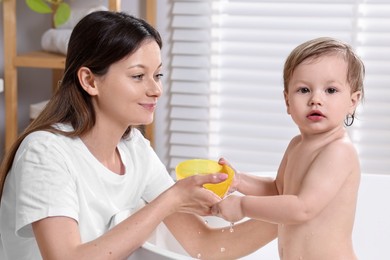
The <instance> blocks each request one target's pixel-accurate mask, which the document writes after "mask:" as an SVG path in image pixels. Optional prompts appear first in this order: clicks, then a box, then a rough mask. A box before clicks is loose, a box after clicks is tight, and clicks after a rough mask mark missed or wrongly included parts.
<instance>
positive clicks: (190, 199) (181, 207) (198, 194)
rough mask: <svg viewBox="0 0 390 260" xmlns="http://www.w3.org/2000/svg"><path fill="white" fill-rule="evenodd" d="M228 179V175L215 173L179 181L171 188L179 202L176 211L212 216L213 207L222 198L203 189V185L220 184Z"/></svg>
mask: <svg viewBox="0 0 390 260" xmlns="http://www.w3.org/2000/svg"><path fill="white" fill-rule="evenodd" d="M227 177H228V176H227V174H224V173H215V174H206V175H194V176H191V177H188V178H185V179H181V180H179V181H177V182H176V183H175V185H174V186H173V187H172V188H171V190H172V191H175V193H176V194H175V195H174V198H175V199H177V200H178V201H179V202H178V207H177V209H176V211H177V212H183V213H193V214H197V215H200V216H207V215H211V207H212V206H213V205H214V204H216V203H218V202H219V201H221V198H219V197H218V196H217V195H216V194H214V193H213V192H212V191H209V190H207V189H205V188H203V184H206V183H220V182H222V181H225V180H226V179H227Z"/></svg>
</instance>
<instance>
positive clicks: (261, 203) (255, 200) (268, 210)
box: [213, 142, 359, 224]
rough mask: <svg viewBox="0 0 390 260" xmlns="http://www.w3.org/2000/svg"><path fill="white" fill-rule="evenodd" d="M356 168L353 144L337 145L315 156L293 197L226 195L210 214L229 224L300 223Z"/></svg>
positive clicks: (326, 201)
mask: <svg viewBox="0 0 390 260" xmlns="http://www.w3.org/2000/svg"><path fill="white" fill-rule="evenodd" d="M358 167H359V166H358V161H357V154H356V152H355V150H354V148H353V147H352V145H351V144H348V143H341V144H340V143H339V142H336V143H335V144H331V145H329V146H328V147H326V148H325V149H324V150H323V151H322V152H320V153H319V154H318V156H317V158H316V159H315V161H313V163H312V164H311V166H310V168H309V170H308V172H307V173H306V174H305V176H306V177H305V178H304V179H303V181H302V184H301V186H300V190H299V191H298V192H297V193H296V194H286V195H279V196H242V197H237V196H234V197H233V196H229V197H227V198H226V199H224V200H223V201H221V202H220V203H218V204H217V206H215V207H214V211H213V212H214V213H215V214H217V215H219V216H221V217H223V218H225V219H226V220H228V221H238V220H239V219H240V218H242V217H250V218H255V219H260V220H264V221H269V222H273V223H284V224H296V223H302V222H305V221H307V220H309V219H312V218H313V217H315V216H316V215H317V214H319V213H320V212H321V211H322V210H323V209H324V208H325V207H326V206H327V205H328V204H329V203H330V201H332V200H333V199H334V198H335V197H336V196H337V194H338V192H339V190H340V189H341V188H343V186H344V184H345V183H346V180H347V178H348V177H349V176H350V175H351V173H352V172H353V171H356V169H358Z"/></svg>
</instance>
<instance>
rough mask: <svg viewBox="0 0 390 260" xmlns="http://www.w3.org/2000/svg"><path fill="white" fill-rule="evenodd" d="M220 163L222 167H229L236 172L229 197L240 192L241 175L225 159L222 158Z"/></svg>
mask: <svg viewBox="0 0 390 260" xmlns="http://www.w3.org/2000/svg"><path fill="white" fill-rule="evenodd" d="M218 163H219V164H221V165H228V166H229V167H230V168H232V169H233V170H234V177H233V181H232V184H231V185H230V187H229V190H228V192H227V194H226V195H229V194H231V193H233V192H235V191H238V186H239V184H240V173H238V172H237V171H236V169H234V168H233V167H232V166H231V165H230V163H229V162H228V161H227V160H226V159H225V158H220V159H219V160H218Z"/></svg>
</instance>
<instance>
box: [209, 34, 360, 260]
mask: <svg viewBox="0 0 390 260" xmlns="http://www.w3.org/2000/svg"><path fill="white" fill-rule="evenodd" d="M364 72H365V70H364V64H363V63H362V61H361V60H360V59H359V58H358V57H357V56H356V54H355V53H354V52H353V50H352V48H351V47H350V46H349V45H347V44H346V43H343V42H341V41H339V40H336V39H332V38H318V39H314V40H311V41H308V42H305V43H303V44H301V45H299V46H298V47H296V48H295V49H294V50H293V51H292V53H291V54H290V55H289V57H288V58H287V60H286V62H285V66H284V98H285V103H286V106H287V113H288V114H290V115H291V117H292V119H293V120H294V122H295V123H296V124H297V126H298V128H299V130H300V135H298V136H296V137H294V138H293V139H292V140H291V142H290V144H289V145H288V147H287V150H286V152H285V154H284V156H283V159H282V161H281V164H280V166H279V169H278V172H277V176H276V178H275V180H270V179H266V178H260V177H255V176H250V175H246V174H240V180H239V182H238V184H237V185H236V187H235V188H236V189H238V191H240V192H241V193H243V194H245V196H236V195H231V196H228V197H227V198H226V199H224V200H222V201H221V202H219V203H218V204H217V205H215V206H214V207H213V213H214V215H218V216H220V217H223V218H224V219H226V220H228V221H231V222H235V221H238V220H240V219H242V218H244V217H249V218H253V219H259V220H263V221H268V222H272V223H276V224H278V243H279V255H280V258H281V259H294V260H296V259H316V260H321V259H326V260H329V259H332V260H337V259H343V260H346V259H356V255H355V253H354V250H353V245H352V229H353V224H354V217H355V208H356V201H357V193H358V188H359V182H360V165H359V159H358V155H357V152H356V150H355V148H354V146H353V144H352V143H351V140H350V138H349V137H348V133H347V131H346V129H345V126H344V125H346V126H350V125H352V123H353V120H354V115H355V109H356V107H357V105H358V103H359V101H360V100H361V99H362V98H363V78H364ZM221 163H226V162H224V161H222V162H221Z"/></svg>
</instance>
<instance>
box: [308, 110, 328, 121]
mask: <svg viewBox="0 0 390 260" xmlns="http://www.w3.org/2000/svg"><path fill="white" fill-rule="evenodd" d="M324 117H325V116H324V114H322V113H321V111H319V110H313V111H311V112H310V113H309V114H308V115H307V118H308V119H311V120H319V119H321V118H324Z"/></svg>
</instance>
